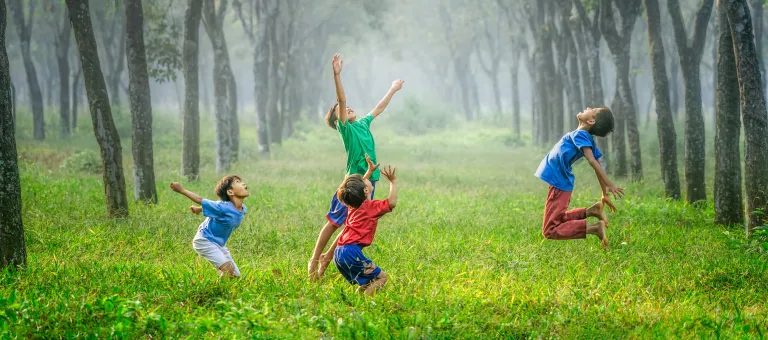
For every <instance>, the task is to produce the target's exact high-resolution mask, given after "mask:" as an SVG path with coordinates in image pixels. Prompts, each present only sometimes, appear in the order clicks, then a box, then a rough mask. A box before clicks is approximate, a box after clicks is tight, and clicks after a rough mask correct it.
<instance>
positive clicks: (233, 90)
mask: <svg viewBox="0 0 768 340" xmlns="http://www.w3.org/2000/svg"><path fill="white" fill-rule="evenodd" d="M227 65H228V66H227V70H228V73H229V75H228V76H227V98H229V119H230V120H229V130H230V132H229V133H230V136H229V137H230V139H231V142H230V143H231V144H232V161H233V162H237V159H238V156H239V153H240V123H239V122H238V119H237V82H236V81H235V74H234V73H233V72H232V67H230V66H229V53H227Z"/></svg>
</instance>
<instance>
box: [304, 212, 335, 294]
mask: <svg viewBox="0 0 768 340" xmlns="http://www.w3.org/2000/svg"><path fill="white" fill-rule="evenodd" d="M336 229H338V227H336V226H335V225H333V224H332V223H331V222H326V223H325V225H324V226H323V230H321V231H320V235H318V236H317V243H316V244H315V249H314V251H313V252H312V258H311V259H309V265H308V266H307V271H308V272H309V279H310V280H317V266H318V265H319V262H320V253H322V252H323V249H325V246H326V245H327V244H328V240H330V239H331V236H333V233H334V232H336Z"/></svg>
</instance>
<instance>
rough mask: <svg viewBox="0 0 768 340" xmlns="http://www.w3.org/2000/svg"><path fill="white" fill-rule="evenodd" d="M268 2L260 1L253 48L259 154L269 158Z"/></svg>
mask: <svg viewBox="0 0 768 340" xmlns="http://www.w3.org/2000/svg"><path fill="white" fill-rule="evenodd" d="M265 5H266V1H263V0H260V1H259V6H258V7H257V8H258V14H257V16H258V18H257V22H258V29H257V33H256V34H257V35H256V39H255V43H254V46H253V81H254V88H253V91H254V98H255V99H256V115H257V119H258V122H257V126H256V129H257V136H258V139H259V153H260V154H261V155H262V156H265V157H269V145H270V143H269V124H268V122H269V119H268V112H267V109H268V106H267V102H268V97H269V56H270V54H271V52H270V51H269V29H270V28H269V27H270V26H271V25H270V24H269V22H270V21H271V20H272V19H270V18H271V15H270V14H271V13H272V11H271V9H268V8H266V6H265Z"/></svg>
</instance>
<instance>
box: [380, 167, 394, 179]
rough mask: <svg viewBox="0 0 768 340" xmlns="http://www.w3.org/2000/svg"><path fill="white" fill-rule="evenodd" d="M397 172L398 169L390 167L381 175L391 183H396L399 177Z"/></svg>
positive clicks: (382, 171) (382, 170) (384, 169)
mask: <svg viewBox="0 0 768 340" xmlns="http://www.w3.org/2000/svg"><path fill="white" fill-rule="evenodd" d="M395 170H397V168H393V167H392V166H391V165H388V166H387V167H386V168H383V169H381V174H382V175H384V177H385V178H386V179H387V180H388V181H389V182H390V183H395V180H397V177H396V176H395Z"/></svg>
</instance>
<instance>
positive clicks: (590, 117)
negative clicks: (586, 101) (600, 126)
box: [576, 107, 598, 127]
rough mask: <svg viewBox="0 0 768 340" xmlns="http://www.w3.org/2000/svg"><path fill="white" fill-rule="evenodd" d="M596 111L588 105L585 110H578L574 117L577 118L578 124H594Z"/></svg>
mask: <svg viewBox="0 0 768 340" xmlns="http://www.w3.org/2000/svg"><path fill="white" fill-rule="evenodd" d="M597 113H598V110H597V109H593V108H591V107H588V108H587V109H586V110H584V111H581V112H579V113H578V114H577V115H576V118H577V119H578V120H579V123H580V124H584V125H586V126H590V127H591V126H592V125H595V118H596V117H597Z"/></svg>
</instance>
